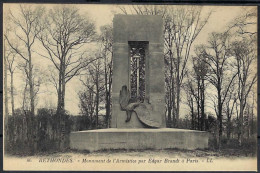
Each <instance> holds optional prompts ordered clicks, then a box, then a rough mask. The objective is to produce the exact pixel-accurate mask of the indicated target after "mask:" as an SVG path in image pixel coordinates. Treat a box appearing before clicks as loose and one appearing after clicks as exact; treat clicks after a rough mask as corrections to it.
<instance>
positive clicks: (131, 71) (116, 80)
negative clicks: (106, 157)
mask: <svg viewBox="0 0 260 173" xmlns="http://www.w3.org/2000/svg"><path fill="white" fill-rule="evenodd" d="M163 43H164V40H163V19H162V17H161V16H154V15H115V17H114V20H113V80H112V119H111V128H109V129H98V130H88V131H80V132H72V133H71V134H70V148H72V149H79V150H89V151H96V150H101V149H147V148H149V149H165V148H180V149H197V148H200V149H204V148H207V147H208V138H209V134H208V133H207V132H202V131H195V130H186V129H173V128H166V120H165V85H164V83H165V82H164V58H163V46H164V45H163Z"/></svg>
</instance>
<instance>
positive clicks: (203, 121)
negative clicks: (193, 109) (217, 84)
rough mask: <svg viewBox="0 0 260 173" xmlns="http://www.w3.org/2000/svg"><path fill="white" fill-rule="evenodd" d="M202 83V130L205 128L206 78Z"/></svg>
mask: <svg viewBox="0 0 260 173" xmlns="http://www.w3.org/2000/svg"><path fill="white" fill-rule="evenodd" d="M201 82H202V84H201V93H200V94H201V131H203V130H205V109H204V108H205V101H204V100H205V95H204V92H205V89H204V87H205V85H204V79H202V81H201Z"/></svg>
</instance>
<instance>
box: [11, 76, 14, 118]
mask: <svg viewBox="0 0 260 173" xmlns="http://www.w3.org/2000/svg"><path fill="white" fill-rule="evenodd" d="M11 103H12V115H14V73H13V72H11Z"/></svg>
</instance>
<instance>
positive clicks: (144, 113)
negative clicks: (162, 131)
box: [119, 85, 160, 128]
mask: <svg viewBox="0 0 260 173" xmlns="http://www.w3.org/2000/svg"><path fill="white" fill-rule="evenodd" d="M119 103H120V107H121V110H122V111H126V120H125V122H126V123H127V122H129V121H130V120H131V116H132V113H133V112H134V113H135V114H136V115H137V117H138V119H139V120H140V121H141V122H142V123H143V124H145V125H147V126H149V127H157V128H158V127H160V123H159V122H158V121H156V120H154V119H152V116H151V115H150V114H151V112H152V111H153V106H152V105H151V104H150V103H148V100H147V99H145V101H144V102H143V103H142V102H141V101H138V102H134V103H131V102H130V92H129V90H128V89H127V86H126V85H124V86H122V89H121V91H120V95H119Z"/></svg>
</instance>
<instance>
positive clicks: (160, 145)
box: [70, 128, 209, 151]
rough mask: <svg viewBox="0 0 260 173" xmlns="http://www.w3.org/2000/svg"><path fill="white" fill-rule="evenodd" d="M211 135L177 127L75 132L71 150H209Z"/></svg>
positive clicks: (71, 135)
mask: <svg viewBox="0 0 260 173" xmlns="http://www.w3.org/2000/svg"><path fill="white" fill-rule="evenodd" d="M208 139H209V133H207V132H202V131H196V130H186V129H173V128H159V129H148V128H139V129H117V128H109V129H98V130H88V131H78V132H72V133H71V134H70V148H71V149H77V150H88V151H97V150H102V149H169V148H178V149H188V150H193V149H206V148H208Z"/></svg>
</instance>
